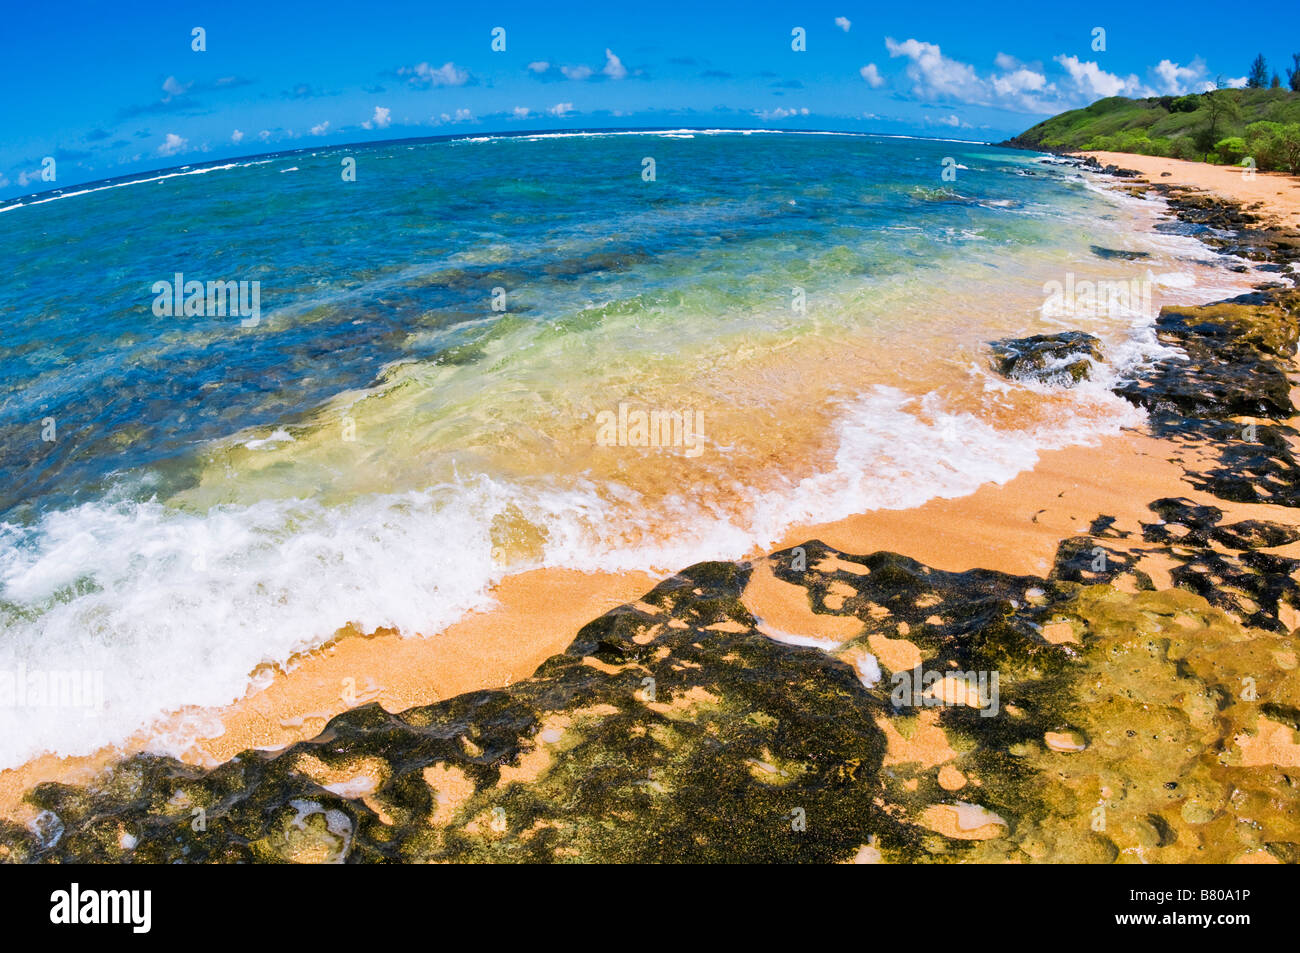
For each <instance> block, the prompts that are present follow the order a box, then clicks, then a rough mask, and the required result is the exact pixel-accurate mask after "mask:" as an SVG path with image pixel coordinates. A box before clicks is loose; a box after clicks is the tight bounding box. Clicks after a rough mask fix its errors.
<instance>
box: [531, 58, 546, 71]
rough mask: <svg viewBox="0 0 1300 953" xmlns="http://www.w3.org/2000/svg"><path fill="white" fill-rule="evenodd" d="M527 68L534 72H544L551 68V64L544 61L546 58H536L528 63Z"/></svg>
mask: <svg viewBox="0 0 1300 953" xmlns="http://www.w3.org/2000/svg"><path fill="white" fill-rule="evenodd" d="M528 68H529V69H530V70H532V71H533V72H534V73H545V72H546V71H547V70H548V69H550V68H551V64H550V63H548V62H546V60H536V61H535V62H532V63H529V64H528Z"/></svg>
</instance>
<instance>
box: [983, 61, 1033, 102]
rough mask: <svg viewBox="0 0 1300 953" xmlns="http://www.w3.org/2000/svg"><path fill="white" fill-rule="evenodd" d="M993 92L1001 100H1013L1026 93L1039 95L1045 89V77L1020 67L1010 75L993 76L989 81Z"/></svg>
mask: <svg viewBox="0 0 1300 953" xmlns="http://www.w3.org/2000/svg"><path fill="white" fill-rule="evenodd" d="M989 82H990V83H992V84H993V92H994V93H995V94H996V95H997V96H999V97H1003V98H1014V97H1016V96H1023V95H1024V94H1026V93H1041V92H1043V91H1044V90H1045V89H1046V88H1047V77H1046V76H1044V75H1043V74H1042V73H1035V72H1034V71H1033V70H1031V69H1025V68H1024V67H1020V68H1019V69H1015V70H1012V71H1011V72H1010V73H1002V74H1000V75H995V76H993V77H991V78H990V79H989Z"/></svg>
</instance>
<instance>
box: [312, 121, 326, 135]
mask: <svg viewBox="0 0 1300 953" xmlns="http://www.w3.org/2000/svg"><path fill="white" fill-rule="evenodd" d="M329 131H330V121H329V120H328V119H326V120H325V121H324V122H322V123H320V124H318V125H315V126H312V127H311V134H312V135H313V136H323V135H325V133H327V132H329Z"/></svg>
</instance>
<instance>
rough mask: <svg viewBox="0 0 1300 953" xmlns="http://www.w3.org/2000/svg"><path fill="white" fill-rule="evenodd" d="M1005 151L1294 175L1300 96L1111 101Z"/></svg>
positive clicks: (1067, 116)
mask: <svg viewBox="0 0 1300 953" xmlns="http://www.w3.org/2000/svg"><path fill="white" fill-rule="evenodd" d="M1260 65H1261V64H1259V63H1257V64H1256V66H1257V67H1258V66H1260ZM1288 74H1289V75H1290V76H1291V78H1292V82H1296V81H1300V73H1296V72H1294V71H1291V70H1288ZM1250 81H1251V80H1249V79H1248V82H1250ZM1270 82H1271V80H1270ZM1279 84H1280V80H1279ZM1006 145H1011V146H1017V147H1020V148H1028V149H1039V150H1042V151H1045V152H1079V151H1103V152H1133V153H1138V154H1140V155H1150V156H1165V157H1168V158H1173V159H1191V160H1199V161H1203V162H1213V163H1217V164H1222V165H1247V166H1249V165H1251V162H1250V161H1247V160H1253V164H1254V167H1255V168H1257V169H1261V170H1264V171H1281V172H1291V173H1296V172H1300V92H1298V91H1295V90H1293V89H1284V88H1282V87H1281V86H1280V85H1278V86H1274V87H1271V88H1266V87H1250V86H1248V87H1247V88H1245V89H1215V90H1211V91H1209V92H1205V93H1198V94H1192V95H1188V96H1152V97H1148V98H1146V99H1128V98H1126V97H1123V96H1110V97H1107V98H1106V99H1099V100H1097V101H1096V102H1095V103H1093V104H1092V105H1090V106H1087V107H1085V108H1083V109H1073V110H1070V111H1069V112H1064V113H1061V114H1060V115H1058V116H1053V117H1052V118H1051V119H1046V120H1044V121H1043V122H1040V123H1039V124H1038V125H1036V126H1034V127H1033V128H1031V129H1028V130H1026V131H1025V132H1023V133H1021V134H1020V135H1019V136H1017V137H1015V138H1014V139H1012V140H1010V141H1009V142H1007V143H1006Z"/></svg>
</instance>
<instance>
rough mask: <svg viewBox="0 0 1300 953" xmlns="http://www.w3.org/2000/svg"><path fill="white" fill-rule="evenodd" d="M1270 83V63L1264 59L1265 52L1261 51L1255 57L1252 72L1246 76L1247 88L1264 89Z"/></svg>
mask: <svg viewBox="0 0 1300 953" xmlns="http://www.w3.org/2000/svg"><path fill="white" fill-rule="evenodd" d="M1267 85H1268V63H1267V62H1266V61H1265V59H1264V54H1263V53H1260V54H1259V55H1258V56H1257V57H1255V62H1253V63H1251V64H1250V74H1249V75H1248V76H1247V77H1246V88H1247V89H1263V88H1264V87H1265V86H1267Z"/></svg>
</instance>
